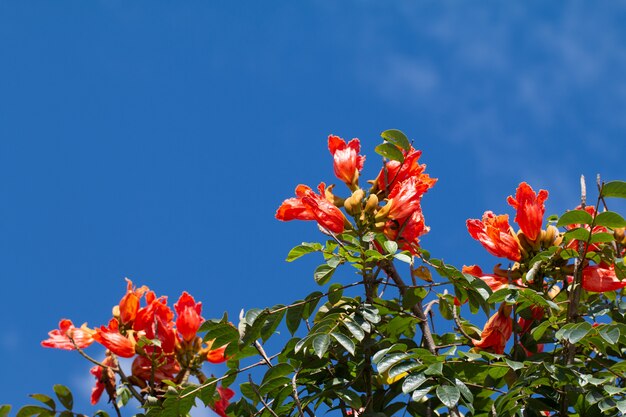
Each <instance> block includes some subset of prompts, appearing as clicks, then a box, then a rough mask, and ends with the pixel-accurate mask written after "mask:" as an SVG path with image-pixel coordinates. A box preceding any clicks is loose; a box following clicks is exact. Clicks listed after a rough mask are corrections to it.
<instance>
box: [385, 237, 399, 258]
mask: <svg viewBox="0 0 626 417" xmlns="http://www.w3.org/2000/svg"><path fill="white" fill-rule="evenodd" d="M383 246H384V247H385V250H386V251H387V252H388V253H390V254H392V255H393V254H394V253H396V252H397V251H398V244H397V243H396V242H394V241H393V240H387V241H386V242H385V243H383Z"/></svg>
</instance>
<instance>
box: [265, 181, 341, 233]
mask: <svg viewBox="0 0 626 417" xmlns="http://www.w3.org/2000/svg"><path fill="white" fill-rule="evenodd" d="M325 188H326V184H324V183H323V182H322V183H320V185H319V186H318V191H319V194H315V193H314V192H313V190H311V188H310V187H308V186H306V185H302V184H300V185H298V186H297V187H296V197H295V198H289V199H287V200H285V201H283V203H282V204H281V205H280V207H278V210H277V211H276V218H277V219H278V220H282V221H289V220H316V221H317V222H318V223H319V225H320V226H322V227H324V228H326V229H328V230H330V231H331V232H333V233H341V232H343V230H344V225H345V222H346V218H345V216H344V215H343V213H342V212H341V210H339V209H338V208H337V207H336V206H335V205H334V204H332V203H331V202H330V201H328V200H327V199H326V197H325V193H324V190H325Z"/></svg>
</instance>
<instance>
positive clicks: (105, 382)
mask: <svg viewBox="0 0 626 417" xmlns="http://www.w3.org/2000/svg"><path fill="white" fill-rule="evenodd" d="M102 364H103V365H106V366H114V365H115V361H114V360H113V358H112V357H111V356H107V357H106V358H104V360H103V361H102ZM89 372H90V373H91V375H93V376H94V377H96V385H95V386H94V387H93V388H92V390H91V405H96V404H97V403H98V401H99V400H100V397H101V396H102V393H103V392H104V390H105V389H106V390H107V393H108V394H109V397H110V398H111V399H113V398H115V373H114V372H113V370H112V369H111V368H103V367H101V366H99V365H96V366H94V367H93V368H91V369H90V370H89Z"/></svg>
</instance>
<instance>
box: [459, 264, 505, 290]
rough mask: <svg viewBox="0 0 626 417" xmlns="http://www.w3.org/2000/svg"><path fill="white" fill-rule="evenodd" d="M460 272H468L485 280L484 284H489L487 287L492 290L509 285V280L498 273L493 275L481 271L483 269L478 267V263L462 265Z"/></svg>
mask: <svg viewBox="0 0 626 417" xmlns="http://www.w3.org/2000/svg"><path fill="white" fill-rule="evenodd" d="M462 272H463V273H464V274H470V275H471V276H473V277H475V278H479V279H481V280H482V281H484V282H485V284H487V285H489V288H491V291H493V292H496V291H498V290H499V289H500V288H503V287H505V286H507V285H509V280H508V279H507V278H506V277H500V276H498V275H493V274H485V273H483V270H482V269H480V267H479V266H478V265H470V266H465V265H463V269H462Z"/></svg>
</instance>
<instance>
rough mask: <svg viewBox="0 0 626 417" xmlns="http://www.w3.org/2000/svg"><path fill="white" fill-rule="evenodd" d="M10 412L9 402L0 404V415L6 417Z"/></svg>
mask: <svg viewBox="0 0 626 417" xmlns="http://www.w3.org/2000/svg"><path fill="white" fill-rule="evenodd" d="M10 412H11V406H10V405H9V404H2V405H0V417H8V415H9V413H10Z"/></svg>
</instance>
